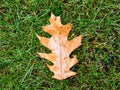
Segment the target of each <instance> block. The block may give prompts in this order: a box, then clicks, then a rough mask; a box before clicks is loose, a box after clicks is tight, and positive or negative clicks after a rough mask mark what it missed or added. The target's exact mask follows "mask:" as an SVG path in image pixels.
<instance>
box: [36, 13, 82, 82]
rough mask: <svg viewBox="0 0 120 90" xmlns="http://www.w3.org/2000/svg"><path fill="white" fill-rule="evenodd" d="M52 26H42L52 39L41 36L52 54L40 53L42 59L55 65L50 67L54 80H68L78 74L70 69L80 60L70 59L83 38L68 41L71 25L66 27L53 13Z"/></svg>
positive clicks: (41, 40)
mask: <svg viewBox="0 0 120 90" xmlns="http://www.w3.org/2000/svg"><path fill="white" fill-rule="evenodd" d="M49 21H50V25H47V26H42V29H43V31H45V32H47V33H49V34H51V37H50V38H46V37H42V36H39V35H38V34H36V35H37V37H38V39H39V40H40V42H41V44H43V45H44V46H45V47H47V48H49V49H50V50H51V52H52V53H49V54H47V53H38V54H39V55H40V57H41V58H45V59H47V60H49V61H51V62H52V63H53V65H52V66H51V65H48V64H47V66H48V68H49V69H50V71H52V72H53V73H54V76H52V77H53V78H56V79H58V80H63V79H66V78H68V77H70V76H73V75H75V74H76V72H73V71H71V70H70V68H71V67H72V66H73V65H75V64H76V63H77V62H78V60H77V58H76V56H73V58H70V57H69V55H70V54H71V52H72V51H73V50H74V49H76V48H77V47H78V46H80V45H81V40H82V36H78V37H75V38H74V39H72V40H69V41H68V40H67V36H68V34H69V32H70V30H71V24H70V23H68V24H66V25H62V24H61V20H60V16H58V17H56V16H54V15H53V14H52V13H51V17H50V19H49Z"/></svg>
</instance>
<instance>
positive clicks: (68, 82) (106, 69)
mask: <svg viewBox="0 0 120 90" xmlns="http://www.w3.org/2000/svg"><path fill="white" fill-rule="evenodd" d="M51 12H52V13H54V14H55V15H56V16H58V15H60V16H61V21H62V24H67V23H68V22H70V23H71V24H72V30H71V32H70V33H69V36H68V40H71V39H72V38H74V37H76V36H79V35H82V36H83V39H82V46H80V47H78V48H77V49H75V50H74V51H73V52H72V53H71V55H70V56H71V57H72V55H76V56H77V58H78V60H79V62H78V64H76V65H75V66H73V67H72V68H71V70H73V71H76V72H77V75H75V76H72V77H70V78H68V79H65V80H63V81H59V80H56V79H53V78H51V77H52V75H53V73H52V72H50V71H49V69H48V67H47V63H49V64H51V63H50V62H49V61H48V60H45V59H41V58H40V57H39V56H38V55H37V53H36V52H45V53H50V50H49V49H48V48H46V47H44V46H43V45H42V44H40V42H39V40H38V39H37V37H36V35H35V33H38V34H39V35H41V36H45V37H48V38H49V37H50V35H49V34H48V33H45V32H43V31H42V28H41V26H43V25H48V24H49V21H48V20H49V18H50V14H51ZM0 90H120V1H119V0H0Z"/></svg>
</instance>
